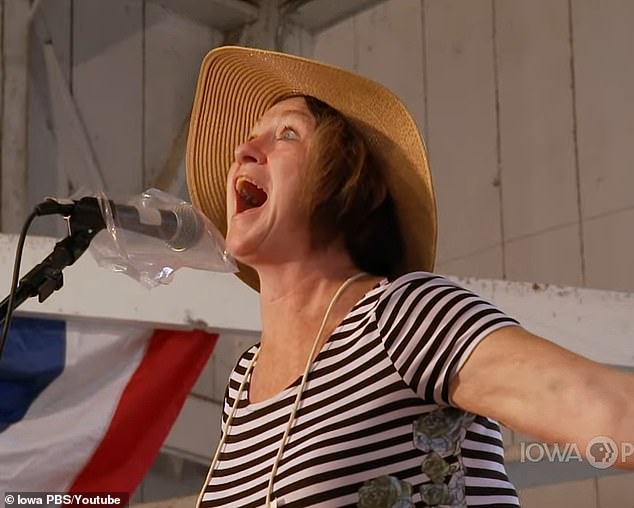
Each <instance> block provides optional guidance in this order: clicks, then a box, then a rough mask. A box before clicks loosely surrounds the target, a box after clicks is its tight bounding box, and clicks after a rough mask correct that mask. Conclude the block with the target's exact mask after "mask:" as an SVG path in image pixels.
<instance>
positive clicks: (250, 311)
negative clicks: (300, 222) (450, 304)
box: [0, 235, 634, 367]
mask: <svg viewBox="0 0 634 508" xmlns="http://www.w3.org/2000/svg"><path fill="white" fill-rule="evenodd" d="M15 240H16V238H15V236H11V235H0V268H1V269H0V286H1V287H5V288H8V287H9V279H10V273H11V269H10V267H11V266H12V264H13V254H14V249H15ZM53 243H54V242H53V240H52V239H50V238H44V237H30V238H29V241H28V243H27V247H26V250H25V260H24V263H23V267H24V269H23V272H25V271H26V270H27V269H28V268H30V267H31V266H33V265H35V264H36V263H38V262H40V261H41V260H42V259H43V258H44V257H45V256H46V255H48V254H49V253H50V251H51V249H52V246H53ZM456 280H457V281H458V282H459V283H461V284H463V285H464V286H466V287H468V288H470V289H472V290H473V291H475V292H476V293H477V294H479V295H481V296H482V297H484V298H487V299H489V300H491V301H493V302H494V303H496V304H497V305H499V306H500V307H501V308H502V309H503V310H505V311H506V312H507V313H509V314H510V315H511V316H514V317H516V318H518V319H519V320H520V321H521V322H522V324H523V325H524V326H525V327H526V328H527V329H529V330H532V331H533V332H535V333H538V334H540V335H543V336H544V337H546V338H547V339H550V340H552V341H554V342H556V343H557V344H560V345H562V346H563V347H565V348H568V349H571V350H572V351H576V352H578V353H580V354H583V355H586V356H588V357H590V358H592V359H594V360H596V361H600V362H604V363H609V364H614V365H623V366H629V367H632V366H634V348H632V337H633V336H634V293H624V292H617V291H601V290H595V289H579V288H570V287H561V286H552V285H550V286H549V285H543V284H535V283H520V282H508V281H499V280H485V279H473V278H456ZM21 309H22V310H23V311H24V312H27V313H30V314H37V315H47V316H58V317H64V316H82V317H85V318H100V319H118V320H124V321H136V322H142V323H148V324H152V325H153V326H164V327H181V328H194V327H202V328H207V329H210V330H215V331H220V332H225V331H227V330H234V331H238V332H240V333H239V334H238V335H237V336H242V334H243V332H244V333H247V334H256V333H258V332H259V330H260V319H259V308H258V298H257V294H256V293H255V292H254V291H252V290H251V289H249V288H248V287H247V286H246V285H245V284H243V283H242V282H240V281H239V279H238V278H237V277H235V276H233V275H230V274H217V273H210V272H203V271H197V270H187V269H183V270H182V271H179V272H178V273H177V274H176V277H175V280H174V281H173V282H172V283H171V284H170V285H168V286H162V287H158V288H155V289H152V290H151V291H148V290H146V289H145V288H143V287H142V286H140V285H139V284H138V283H137V282H135V281H134V280H132V279H130V278H129V277H125V276H123V275H121V274H117V273H114V272H110V271H108V270H105V269H103V268H98V267H97V265H96V263H95V262H94V260H93V259H92V257H91V256H90V255H89V254H86V255H84V256H83V257H82V258H81V259H80V260H79V261H78V262H77V263H76V264H75V265H74V266H72V267H69V268H68V269H67V270H66V272H65V288H63V289H62V291H60V292H58V293H56V294H55V295H53V296H51V298H49V300H47V301H46V302H44V303H43V304H38V303H37V302H36V301H29V302H28V303H27V304H25V305H24V307H21Z"/></svg>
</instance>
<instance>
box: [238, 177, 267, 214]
mask: <svg viewBox="0 0 634 508" xmlns="http://www.w3.org/2000/svg"><path fill="white" fill-rule="evenodd" d="M267 198H268V195H267V194H266V192H265V191H264V189H262V188H261V187H259V186H258V185H257V184H256V183H254V182H253V181H251V180H249V179H248V178H247V177H246V176H239V177H238V178H237V179H236V213H237V214H239V213H242V212H245V211H247V210H251V209H252V208H259V207H261V206H262V205H263V204H264V203H265V202H266V200H267Z"/></svg>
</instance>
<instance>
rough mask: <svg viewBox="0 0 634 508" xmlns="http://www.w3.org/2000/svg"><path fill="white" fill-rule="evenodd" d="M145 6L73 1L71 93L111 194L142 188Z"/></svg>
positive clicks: (127, 1) (103, 0)
mask: <svg viewBox="0 0 634 508" xmlns="http://www.w3.org/2000/svg"><path fill="white" fill-rule="evenodd" d="M142 9H143V2H138V1H136V0H122V1H119V2H111V1H109V0H83V1H81V2H75V3H74V10H73V13H74V20H73V58H74V62H73V65H74V67H73V95H74V97H75V99H76V101H77V104H78V105H79V108H80V111H81V116H82V118H83V121H84V125H85V127H86V129H87V131H88V132H89V133H90V137H91V141H92V143H93V147H94V149H95V152H96V154H97V159H98V162H99V166H100V167H101V169H102V171H103V173H104V178H105V182H106V190H107V191H108V192H109V193H110V194H111V195H131V194H136V193H138V192H140V191H141V190H142V184H143V182H142V169H141V168H142V143H143V135H142V123H143V120H142V119H143V115H142V108H143V86H142V83H143V53H142V48H143V34H142Z"/></svg>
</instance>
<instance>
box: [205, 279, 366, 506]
mask: <svg viewBox="0 0 634 508" xmlns="http://www.w3.org/2000/svg"><path fill="white" fill-rule="evenodd" d="M366 275H367V274H366V273H364V272H361V273H357V274H355V275H353V276H352V277H349V278H348V279H346V280H345V281H344V282H343V284H341V286H339V289H338V290H337V292H336V293H335V294H334V296H333V297H332V299H331V300H330V303H329V304H328V308H327V309H326V312H325V314H324V317H323V319H322V320H321V325H320V327H319V331H318V332H317V335H316V336H315V339H314V341H313V347H312V349H311V351H310V355H309V356H308V361H307V362H306V367H305V368H304V374H303V376H302V382H301V383H300V385H299V388H298V390H297V396H296V397H295V404H294V405H293V409H292V411H291V415H290V418H289V419H288V424H287V425H286V430H285V432H284V435H283V436H282V440H281V441H280V446H279V448H278V450H277V456H276V457H275V461H274V462H273V467H272V469H271V476H270V478H269V485H268V488H267V491H266V505H265V507H266V508H272V506H276V504H275V503H274V504H272V503H271V498H272V497H273V485H274V484H275V475H276V474H277V469H278V466H279V463H280V461H281V460H282V455H283V454H284V448H285V446H286V443H287V442H288V438H289V436H290V433H291V430H292V428H293V424H294V423H295V420H296V418H297V411H298V410H299V406H300V404H301V400H302V395H303V393H304V389H305V388H306V383H307V381H308V374H309V373H310V369H311V368H312V366H313V361H314V357H315V353H316V352H317V347H318V345H319V341H320V339H321V336H322V334H323V333H324V329H325V328H326V324H327V323H328V318H329V317H330V313H331V312H332V309H333V307H334V306H335V304H336V303H337V301H338V300H339V297H340V296H341V294H342V293H343V292H344V291H345V290H346V288H347V287H348V286H349V285H350V284H352V283H353V282H354V281H356V280H358V279H360V278H361V277H364V276H366ZM260 349H261V348H259V347H258V349H257V350H256V352H255V354H254V355H253V358H252V359H251V361H250V362H249V365H248V367H247V370H246V372H245V373H244V377H243V378H242V382H241V383H240V387H239V388H238V393H237V394H236V398H235V400H234V402H233V406H232V407H231V412H230V413H229V416H228V418H227V422H226V423H225V428H224V430H223V432H222V437H221V438H220V442H219V443H218V447H217V448H216V452H215V453H214V457H213V459H212V461H211V466H210V468H209V473H208V474H207V479H206V480H205V483H204V484H203V487H202V489H201V491H200V494H199V496H198V502H197V504H196V505H197V506H200V502H201V500H202V498H203V495H204V493H205V488H206V487H207V485H209V481H210V480H211V478H212V477H213V472H214V470H215V469H216V466H217V465H218V462H219V461H220V454H221V453H222V450H223V449H224V446H225V443H226V439H227V435H228V434H229V429H230V428H231V423H232V422H233V417H234V416H235V414H236V411H237V409H238V403H239V401H240V397H241V396H242V393H243V392H244V388H245V387H246V384H247V380H248V379H249V378H250V376H251V373H252V372H253V368H254V367H255V363H256V361H257V359H258V356H259V354H260Z"/></svg>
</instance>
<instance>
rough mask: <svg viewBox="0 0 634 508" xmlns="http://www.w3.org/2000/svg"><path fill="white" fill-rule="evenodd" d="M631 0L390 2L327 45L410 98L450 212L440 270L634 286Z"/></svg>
mask: <svg viewBox="0 0 634 508" xmlns="http://www.w3.org/2000/svg"><path fill="white" fill-rule="evenodd" d="M633 23H634V3H633V2H629V1H623V0H601V1H599V0H572V1H568V0H531V1H529V2H527V1H523V0H501V1H500V0H498V1H491V0H468V1H465V0H422V1H421V0H390V1H387V2H385V3H383V4H382V5H379V6H377V7H376V8H373V9H371V10H370V11H367V12H364V13H362V14H359V15H357V16H355V17H354V18H352V19H349V20H347V21H345V22H344V23H341V24H340V25H337V26H334V27H332V28H331V29H329V30H327V31H326V32H323V33H321V34H319V35H318V36H317V38H316V44H315V56H317V57H318V58H320V59H323V60H326V61H329V62H332V63H336V64H339V65H342V66H344V67H348V68H351V69H354V70H356V71H358V72H360V73H362V74H366V75H367V76H370V77H373V78H375V79H377V80H379V81H381V82H383V83H385V84H386V85H388V86H390V87H392V88H393V89H394V91H395V92H396V93H397V94H398V95H400V97H401V98H402V99H403V100H404V101H405V103H406V104H408V105H409V107H410V109H411V110H412V112H413V114H414V116H415V117H416V119H417V121H418V123H419V126H421V128H422V130H423V132H424V134H425V137H426V141H427V144H428V148H429V151H430V160H431V166H432V171H433V175H434V181H435V185H436V192H437V195H438V202H439V214H440V244H439V259H438V265H437V267H438V270H440V271H442V272H446V273H452V274H460V275H463V274H464V275H474V276H480V277H486V278H506V279H510V280H524V281H542V282H551V283H556V284H563V285H571V286H586V287H594V288H609V289H622V290H627V291H631V290H632V288H634V269H633V268H632V259H634V235H633V234H632V231H633V226H634V153H633V151H632V149H631V145H632V140H633V139H634V59H633V58H632V50H633V49H634V31H633V30H632V24H633Z"/></svg>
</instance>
